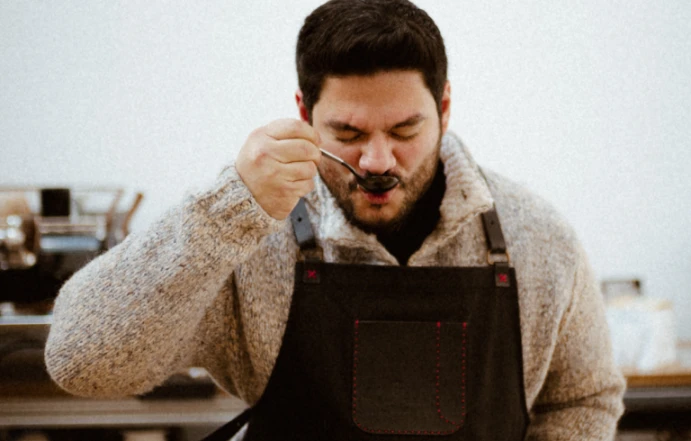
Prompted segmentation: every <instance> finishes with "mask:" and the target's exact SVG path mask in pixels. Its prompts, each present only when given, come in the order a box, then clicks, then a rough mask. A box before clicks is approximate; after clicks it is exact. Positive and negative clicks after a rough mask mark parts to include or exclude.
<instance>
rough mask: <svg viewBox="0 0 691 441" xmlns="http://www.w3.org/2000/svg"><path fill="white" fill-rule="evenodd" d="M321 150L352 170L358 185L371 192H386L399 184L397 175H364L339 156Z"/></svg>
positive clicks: (323, 153) (328, 156) (324, 154)
mask: <svg viewBox="0 0 691 441" xmlns="http://www.w3.org/2000/svg"><path fill="white" fill-rule="evenodd" d="M319 150H320V151H321V152H322V155H323V156H326V157H327V158H329V159H331V160H332V161H336V162H338V163H339V164H341V165H342V166H343V167H345V168H347V169H348V170H350V172H351V173H352V174H353V175H354V176H355V180H356V181H357V183H358V185H359V186H360V187H362V188H364V189H365V190H367V191H369V192H370V193H386V192H387V191H389V190H391V189H392V188H394V187H395V186H397V185H398V182H399V180H398V178H397V177H395V176H382V175H375V176H362V175H361V174H360V173H358V172H356V171H355V169H354V168H353V167H352V166H351V165H350V164H348V163H347V162H345V161H344V160H342V159H341V158H339V157H338V156H336V155H334V154H332V153H329V152H327V151H326V150H324V149H319Z"/></svg>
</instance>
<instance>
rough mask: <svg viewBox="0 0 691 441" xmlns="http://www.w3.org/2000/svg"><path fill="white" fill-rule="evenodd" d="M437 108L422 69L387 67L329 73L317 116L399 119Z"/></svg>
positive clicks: (364, 120)
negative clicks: (374, 70)
mask: <svg viewBox="0 0 691 441" xmlns="http://www.w3.org/2000/svg"><path fill="white" fill-rule="evenodd" d="M435 112H436V105H435V102H434V98H433V97H432V94H431V92H430V91H429V89H428V88H427V86H426V85H425V81H424V78H423V76H422V73H420V72H418V71H411V70H405V71H386V72H379V73H376V74H373V75H366V76H362V75H349V76H344V77H337V76H328V77H326V79H325V81H324V85H323V87H322V90H321V93H320V96H319V101H318V102H317V103H316V104H315V106H314V109H313V116H314V117H315V119H341V120H344V121H348V122H357V123H359V124H372V123H377V122H382V123H392V122H393V123H395V122H398V121H400V120H404V119H406V118H409V117H410V116H411V115H412V114H415V113H420V114H422V115H425V116H430V115H429V114H430V113H435Z"/></svg>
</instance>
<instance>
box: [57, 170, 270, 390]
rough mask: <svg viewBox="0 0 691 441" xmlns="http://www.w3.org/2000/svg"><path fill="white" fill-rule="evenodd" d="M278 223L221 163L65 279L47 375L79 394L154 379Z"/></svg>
mask: <svg viewBox="0 0 691 441" xmlns="http://www.w3.org/2000/svg"><path fill="white" fill-rule="evenodd" d="M278 225H279V223H278V222H276V221H273V220H272V219H271V218H269V217H268V216H267V215H266V214H265V213H264V212H263V211H262V210H261V208H259V207H258V206H257V205H256V203H255V202H254V201H253V200H252V198H251V197H250V194H249V192H248V191H247V189H246V188H245V187H244V185H242V182H241V181H240V180H239V178H238V177H237V174H236V173H235V171H234V169H229V170H227V171H226V172H224V174H223V175H222V177H221V179H219V181H218V182H217V183H216V185H215V186H214V188H212V189H210V190H209V191H206V192H203V193H199V194H197V195H194V196H191V197H188V198H187V199H186V200H185V201H184V203H183V204H181V205H180V206H178V207H176V208H174V209H172V210H171V211H169V212H168V213H167V214H166V215H165V216H164V217H163V218H161V219H160V220H159V221H158V222H156V223H155V224H154V225H152V227H151V228H150V229H149V230H148V231H147V232H145V233H143V234H138V235H133V236H130V237H129V238H128V239H127V240H126V241H125V242H123V243H122V244H120V245H118V246H117V247H116V248H114V249H113V250H111V251H109V252H108V253H107V254H105V255H103V256H101V257H100V258H98V259H96V260H94V261H93V262H91V263H90V264H89V265H88V266H87V267H85V268H84V269H82V270H81V271H80V272H78V273H77V274H75V275H74V276H73V277H72V278H71V279H70V280H69V281H68V282H67V283H66V284H65V286H64V287H63V288H62V290H61V292H60V294H59V296H58V298H57V300H56V305H55V312H54V323H53V326H52V328H51V332H50V335H49V338H48V342H47V346H46V364H47V366H48V369H49V372H50V373H51V375H52V376H53V378H54V379H55V380H56V381H57V382H58V383H59V384H60V385H61V386H62V387H64V388H65V389H67V390H68V391H70V392H72V393H75V394H79V395H103V396H105V395H128V394H136V393H141V392H144V391H146V390H149V389H151V388H152V387H154V386H155V385H157V384H159V383H161V382H162V381H163V380H165V378H167V377H168V376H169V375H170V374H171V373H172V372H173V371H174V370H176V369H178V368H180V367H182V366H183V365H185V364H186V363H188V362H190V361H191V359H192V357H193V356H194V348H192V347H191V346H192V344H191V342H192V339H193V336H194V333H195V330H196V328H197V326H198V324H199V321H200V320H201V319H202V317H203V315H204V313H205V311H206V309H207V307H208V306H209V305H210V304H211V302H212V301H213V299H214V297H215V296H216V295H217V293H218V291H219V289H220V287H221V286H222V284H224V283H226V282H227V280H228V278H229V277H230V275H231V274H232V271H233V268H234V267H235V266H236V265H238V264H239V263H242V262H243V261H244V260H245V259H247V258H248V257H249V255H251V254H252V252H254V250H256V247H257V246H258V245H259V243H260V242H261V240H262V239H263V238H264V237H265V236H266V235H267V234H269V233H270V232H271V231H272V230H274V229H275V228H277V227H278Z"/></svg>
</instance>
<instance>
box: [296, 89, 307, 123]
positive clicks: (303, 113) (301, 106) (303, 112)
mask: <svg viewBox="0 0 691 441" xmlns="http://www.w3.org/2000/svg"><path fill="white" fill-rule="evenodd" d="M295 103H296V104H297V105H298V112H299V113H300V119H301V120H303V121H305V122H306V123H309V122H310V118H309V112H308V111H307V107H305V100H304V99H303V95H302V90H300V89H298V90H296V91H295Z"/></svg>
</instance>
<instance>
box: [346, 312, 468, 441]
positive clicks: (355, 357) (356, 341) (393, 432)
mask: <svg viewBox="0 0 691 441" xmlns="http://www.w3.org/2000/svg"><path fill="white" fill-rule="evenodd" d="M359 325H360V320H355V325H354V327H355V333H354V337H353V340H354V343H353V422H354V423H355V425H356V426H357V427H359V428H360V429H362V430H365V431H367V432H369V433H386V434H390V435H449V434H451V433H454V432H455V431H456V430H458V428H459V427H460V426H461V425H462V424H463V421H465V415H466V408H465V356H466V327H467V323H463V347H462V368H461V371H462V374H461V375H462V378H461V402H462V403H463V406H462V414H461V418H462V420H461V422H460V423H455V422H453V421H451V420H448V419H447V418H445V417H444V416H443V415H442V413H441V403H440V401H439V400H440V398H439V387H440V386H439V376H440V369H441V360H440V350H441V331H440V329H441V322H437V326H436V340H437V372H436V374H437V376H436V379H437V387H436V403H437V413H438V414H439V417H440V418H441V419H442V420H443V421H444V422H446V423H448V424H451V425H453V426H455V427H454V429H451V430H446V431H434V430H386V429H371V428H369V427H365V426H363V425H362V424H360V423H359V422H358V420H357V364H358V345H359V333H358V332H359V329H358V328H359Z"/></svg>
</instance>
